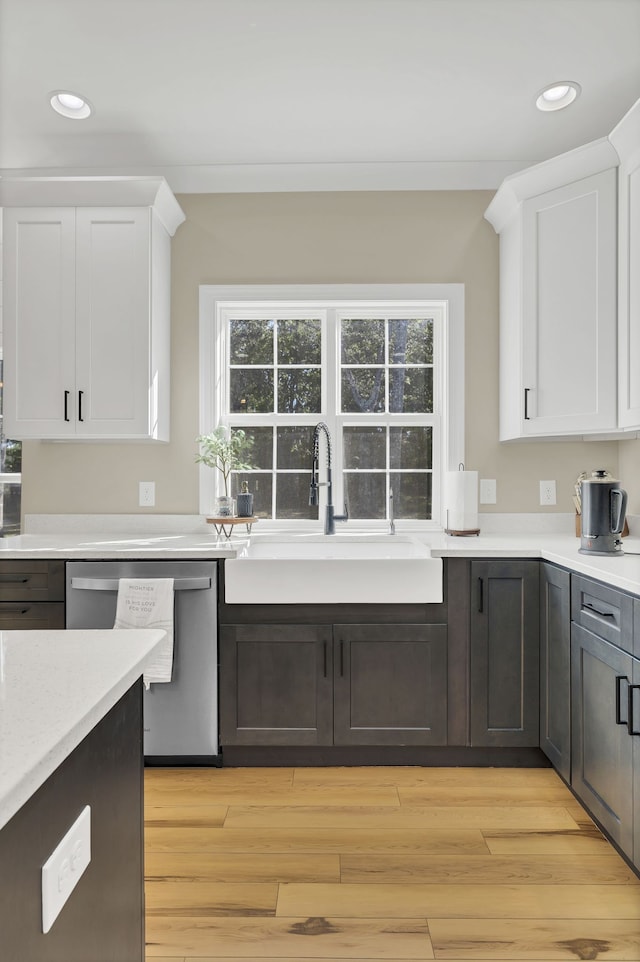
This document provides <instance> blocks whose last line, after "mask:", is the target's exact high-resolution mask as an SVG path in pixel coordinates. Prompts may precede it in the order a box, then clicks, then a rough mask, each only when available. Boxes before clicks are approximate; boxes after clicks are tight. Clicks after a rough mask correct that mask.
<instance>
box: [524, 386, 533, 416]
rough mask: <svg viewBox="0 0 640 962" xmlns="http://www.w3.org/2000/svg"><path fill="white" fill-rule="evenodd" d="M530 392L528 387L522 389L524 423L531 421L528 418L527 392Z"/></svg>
mask: <svg viewBox="0 0 640 962" xmlns="http://www.w3.org/2000/svg"><path fill="white" fill-rule="evenodd" d="M530 390H531V388H529V387H526V388H525V389H524V419H525V421H530V420H531V419H530V417H529V391H530Z"/></svg>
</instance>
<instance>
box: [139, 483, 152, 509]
mask: <svg viewBox="0 0 640 962" xmlns="http://www.w3.org/2000/svg"><path fill="white" fill-rule="evenodd" d="M155 503H156V483H155V481H141V482H140V486H139V496H138V504H139V505H140V507H141V508H153V506H154V505H155Z"/></svg>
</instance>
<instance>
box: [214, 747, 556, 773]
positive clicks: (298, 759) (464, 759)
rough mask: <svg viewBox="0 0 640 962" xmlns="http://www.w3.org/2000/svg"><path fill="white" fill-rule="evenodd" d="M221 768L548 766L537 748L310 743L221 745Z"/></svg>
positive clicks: (546, 760)
mask: <svg viewBox="0 0 640 962" xmlns="http://www.w3.org/2000/svg"><path fill="white" fill-rule="evenodd" d="M221 755H222V765H223V767H231V768H234V767H235V768H238V767H242V766H247V767H252V768H254V767H279V766H286V765H296V766H299V767H304V766H320V767H322V766H324V767H328V766H331V765H346V766H358V765H422V766H424V767H431V768H437V767H444V768H453V767H463V766H468V767H470V768H489V767H496V768H500V767H502V768H550V767H551V764H550V762H549V760H548V758H547V757H546V756H545V755H544V754H543V753H542V752H541V751H540V749H539V748H467V747H464V746H443V747H427V746H424V747H419V746H414V745H398V746H396V745H394V746H375V745H359V746H351V745H328V746H324V745H313V746H305V747H292V746H286V747H281V746H264V745H260V746H258V745H224V746H222V748H221Z"/></svg>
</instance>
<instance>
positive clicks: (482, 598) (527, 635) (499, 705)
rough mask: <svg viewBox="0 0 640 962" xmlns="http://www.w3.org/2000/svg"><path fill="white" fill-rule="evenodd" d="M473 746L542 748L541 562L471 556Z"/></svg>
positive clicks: (471, 730)
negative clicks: (540, 703)
mask: <svg viewBox="0 0 640 962" xmlns="http://www.w3.org/2000/svg"><path fill="white" fill-rule="evenodd" d="M470 618H471V625H470V639H469V640H470V649H471V650H470V664H471V672H470V678H471V681H470V688H471V692H470V694H471V698H470V735H471V745H472V746H486V747H495V748H507V747H513V748H522V747H533V746H535V747H538V745H539V740H540V725H539V698H540V692H539V687H540V685H539V678H540V675H539V661H540V632H539V621H540V612H539V563H538V562H537V561H472V562H471V615H470Z"/></svg>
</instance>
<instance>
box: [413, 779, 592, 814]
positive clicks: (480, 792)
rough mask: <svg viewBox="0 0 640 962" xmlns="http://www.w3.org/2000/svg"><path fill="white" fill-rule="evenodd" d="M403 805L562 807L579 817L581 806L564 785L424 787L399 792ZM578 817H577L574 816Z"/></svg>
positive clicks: (415, 806)
mask: <svg viewBox="0 0 640 962" xmlns="http://www.w3.org/2000/svg"><path fill="white" fill-rule="evenodd" d="M398 795H399V796H400V804H401V805H406V806H408V807H410V808H411V807H414V808H417V807H419V806H423V805H470V806H483V805H501V806H504V805H509V806H515V805H535V806H539V805H542V804H543V803H544V804H548V805H552V806H554V807H559V806H562V807H564V808H566V809H567V811H571V814H572V815H574V811H575V812H576V813H577V812H578V811H579V808H580V806H579V805H578V803H577V802H576V800H575V798H574V797H573V795H572V794H571V792H570V791H569V789H568V788H565V786H564V785H561V784H558V785H553V784H551V785H548V784H542V785H540V787H539V788H538V789H537V790H532V789H531V788H530V786H529V785H525V786H520V785H507V786H501V785H493V784H489V785H467V786H459V787H458V786H455V785H421V786H417V787H412V788H403V787H400V788H398ZM574 817H575V815H574Z"/></svg>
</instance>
